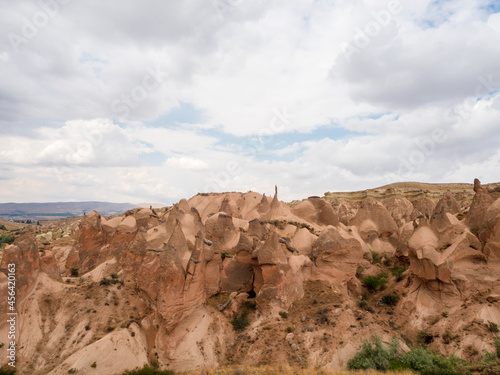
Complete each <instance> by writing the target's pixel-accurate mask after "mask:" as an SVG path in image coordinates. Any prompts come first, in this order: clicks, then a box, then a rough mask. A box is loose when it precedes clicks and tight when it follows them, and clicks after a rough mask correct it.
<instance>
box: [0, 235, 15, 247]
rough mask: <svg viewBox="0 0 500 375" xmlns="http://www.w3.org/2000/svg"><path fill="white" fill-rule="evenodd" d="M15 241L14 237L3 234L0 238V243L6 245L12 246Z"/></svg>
mask: <svg viewBox="0 0 500 375" xmlns="http://www.w3.org/2000/svg"><path fill="white" fill-rule="evenodd" d="M15 239H16V237H14V235H13V234H3V235H2V237H0V240H1V241H2V243H6V244H8V245H10V244H13V243H14V240H15Z"/></svg>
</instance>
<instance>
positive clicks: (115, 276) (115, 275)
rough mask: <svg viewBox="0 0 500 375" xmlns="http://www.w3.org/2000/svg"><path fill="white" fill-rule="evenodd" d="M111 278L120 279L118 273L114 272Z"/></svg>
mask: <svg viewBox="0 0 500 375" xmlns="http://www.w3.org/2000/svg"><path fill="white" fill-rule="evenodd" d="M110 276H111V278H112V279H113V280H116V279H118V274H117V273H116V272H113V273H112V274H111V275H110Z"/></svg>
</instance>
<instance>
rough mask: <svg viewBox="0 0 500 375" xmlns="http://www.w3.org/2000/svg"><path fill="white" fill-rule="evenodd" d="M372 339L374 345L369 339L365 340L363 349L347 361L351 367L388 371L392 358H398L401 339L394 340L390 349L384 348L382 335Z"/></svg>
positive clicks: (352, 368)
mask: <svg viewBox="0 0 500 375" xmlns="http://www.w3.org/2000/svg"><path fill="white" fill-rule="evenodd" d="M371 341H372V342H373V345H372V343H370V341H369V340H365V341H364V342H363V346H362V347H361V350H360V351H359V352H357V353H356V355H355V356H354V358H353V359H351V360H350V361H349V362H347V367H348V368H349V369H351V370H367V369H375V370H380V371H387V370H388V369H389V367H390V365H391V360H396V359H397V358H398V356H399V354H398V351H399V341H397V340H393V342H392V343H391V347H390V348H388V349H386V348H384V346H383V345H382V341H381V340H380V337H379V336H377V335H375V336H374V337H373V338H372V340H371Z"/></svg>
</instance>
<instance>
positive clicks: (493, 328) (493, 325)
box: [488, 320, 499, 333]
mask: <svg viewBox="0 0 500 375" xmlns="http://www.w3.org/2000/svg"><path fill="white" fill-rule="evenodd" d="M488 329H489V331H490V332H493V333H497V332H498V331H499V330H498V324H496V323H493V322H490V321H489V320H488Z"/></svg>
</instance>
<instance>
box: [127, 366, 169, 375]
mask: <svg viewBox="0 0 500 375" xmlns="http://www.w3.org/2000/svg"><path fill="white" fill-rule="evenodd" d="M174 374H175V373H174V372H173V371H172V370H158V368H155V367H153V366H149V365H144V367H143V368H141V369H139V368H136V369H135V370H130V371H125V372H124V373H123V375H174Z"/></svg>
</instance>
